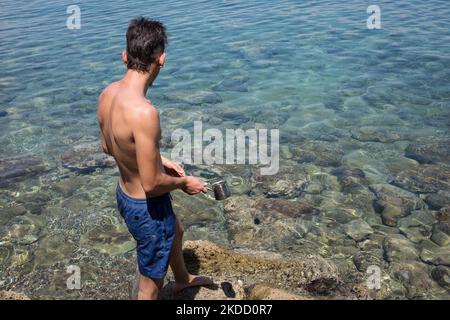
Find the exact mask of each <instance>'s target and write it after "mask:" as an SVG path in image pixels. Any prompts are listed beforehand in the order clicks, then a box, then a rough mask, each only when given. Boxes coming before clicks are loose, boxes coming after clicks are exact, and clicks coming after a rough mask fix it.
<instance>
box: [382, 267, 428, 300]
mask: <svg viewBox="0 0 450 320" xmlns="http://www.w3.org/2000/svg"><path fill="white" fill-rule="evenodd" d="M390 272H391V274H392V275H393V276H394V278H395V279H396V280H398V281H400V282H401V283H402V284H403V286H405V288H406V289H407V292H406V297H407V298H409V299H414V298H422V299H423V298H427V297H428V295H430V296H432V292H433V289H437V288H436V286H437V284H435V282H434V281H433V280H432V279H431V278H430V277H429V276H428V275H429V270H428V267H427V265H425V264H423V263H420V262H414V261H410V262H408V263H405V262H404V261H403V262H395V263H392V264H391V266H390Z"/></svg>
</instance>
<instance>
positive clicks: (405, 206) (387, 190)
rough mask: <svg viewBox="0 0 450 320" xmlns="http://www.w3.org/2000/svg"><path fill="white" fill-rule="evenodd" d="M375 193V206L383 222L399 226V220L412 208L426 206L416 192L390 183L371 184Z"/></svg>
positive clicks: (417, 208) (416, 208) (370, 187)
mask: <svg viewBox="0 0 450 320" xmlns="http://www.w3.org/2000/svg"><path fill="white" fill-rule="evenodd" d="M369 189H370V190H371V191H372V192H373V193H374V195H375V198H376V199H375V202H374V208H375V210H376V211H377V212H380V213H381V216H382V219H383V223H384V224H386V225H387V226H392V227H395V226H397V220H398V219H399V218H401V217H403V216H406V215H408V214H409V213H410V212H411V211H412V210H419V209H423V208H425V203H424V202H423V201H422V200H421V199H420V198H419V197H417V196H416V195H415V194H413V193H411V192H408V191H405V190H403V189H400V188H397V187H395V186H392V185H388V184H375V185H371V186H369Z"/></svg>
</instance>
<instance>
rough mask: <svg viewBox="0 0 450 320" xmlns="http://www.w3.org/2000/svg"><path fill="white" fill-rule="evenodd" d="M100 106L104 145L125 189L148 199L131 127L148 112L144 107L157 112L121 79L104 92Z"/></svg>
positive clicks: (99, 119)
mask: <svg viewBox="0 0 450 320" xmlns="http://www.w3.org/2000/svg"><path fill="white" fill-rule="evenodd" d="M98 106H99V107H98V122H99V125H100V130H101V136H102V148H103V150H104V151H105V152H106V153H108V154H110V155H111V156H113V157H114V159H115V160H116V163H117V166H118V167H119V171H120V184H121V186H122V188H123V189H124V191H125V192H126V193H127V194H128V195H130V196H131V197H134V198H145V196H146V195H145V192H144V190H143V188H142V185H141V180H140V177H139V167H138V163H137V159H136V145H135V142H134V137H133V130H132V128H133V127H135V124H136V121H137V118H138V117H139V114H140V113H143V112H145V111H146V110H145V109H149V110H151V112H154V111H155V110H154V107H153V106H152V105H151V104H150V102H149V101H147V100H145V99H142V98H141V99H140V98H139V97H133V95H132V94H131V93H130V92H127V90H126V88H124V86H123V84H122V83H121V81H117V82H114V83H112V84H111V85H109V86H108V87H107V88H106V89H105V90H104V91H103V92H102V94H101V95H100V97H99V101H98ZM155 121H156V119H155ZM155 121H152V122H155ZM158 136H160V131H159V132H158ZM157 140H159V137H157Z"/></svg>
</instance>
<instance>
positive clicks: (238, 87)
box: [212, 79, 248, 92]
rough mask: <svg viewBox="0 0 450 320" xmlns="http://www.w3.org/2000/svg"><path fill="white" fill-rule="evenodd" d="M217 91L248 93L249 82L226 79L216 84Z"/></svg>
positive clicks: (214, 88)
mask: <svg viewBox="0 0 450 320" xmlns="http://www.w3.org/2000/svg"><path fill="white" fill-rule="evenodd" d="M212 89H213V90H215V91H236V92H248V86H247V82H246V81H245V80H239V79H225V80H222V81H220V82H219V83H218V84H216V85H215V86H214V87H213V88H212Z"/></svg>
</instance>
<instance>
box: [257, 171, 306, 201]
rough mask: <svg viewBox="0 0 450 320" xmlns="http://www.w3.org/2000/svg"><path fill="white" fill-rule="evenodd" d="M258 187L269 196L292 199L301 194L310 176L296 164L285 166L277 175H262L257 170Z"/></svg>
mask: <svg viewBox="0 0 450 320" xmlns="http://www.w3.org/2000/svg"><path fill="white" fill-rule="evenodd" d="M254 179H255V181H256V183H257V185H256V188H258V189H260V190H261V191H262V193H263V194H265V195H266V196H267V197H269V198H285V199H292V198H296V197H298V196H300V195H301V193H302V192H303V190H304V189H305V187H306V186H307V183H308V181H309V180H310V177H309V175H308V173H307V172H306V171H305V170H303V169H300V168H298V167H296V166H295V167H294V166H283V167H281V168H280V170H279V171H278V173H277V174H276V175H261V173H260V171H259V170H257V171H256V172H255V176H254Z"/></svg>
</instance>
